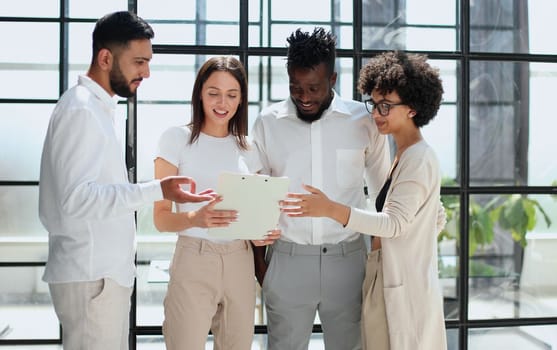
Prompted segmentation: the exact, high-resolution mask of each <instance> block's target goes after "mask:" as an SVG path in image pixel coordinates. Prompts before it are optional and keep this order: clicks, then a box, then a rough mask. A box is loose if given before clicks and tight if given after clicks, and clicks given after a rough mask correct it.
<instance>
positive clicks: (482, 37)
mask: <svg viewBox="0 0 557 350" xmlns="http://www.w3.org/2000/svg"><path fill="white" fill-rule="evenodd" d="M556 11H557V3H555V2H554V1H513V0H504V1H503V0H500V1H493V0H491V1H473V2H471V3H470V50H471V51H476V52H495V53H499V52H506V53H533V54H554V53H555V52H556V51H557V43H556V42H555V40H550V38H549V36H548V35H549V32H548V28H551V27H552V26H553V23H554V21H555V20H554V14H555V12H556Z"/></svg>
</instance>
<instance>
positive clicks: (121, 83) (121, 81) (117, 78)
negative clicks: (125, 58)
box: [110, 60, 135, 98]
mask: <svg viewBox="0 0 557 350" xmlns="http://www.w3.org/2000/svg"><path fill="white" fill-rule="evenodd" d="M110 88H111V89H112V91H114V93H115V94H116V95H118V96H121V97H125V98H128V97H132V96H134V95H135V93H134V92H132V91H131V90H130V86H129V84H128V82H127V81H126V78H125V77H124V75H123V74H122V70H120V66H119V65H118V63H117V62H116V60H115V61H114V64H113V66H112V70H111V71H110Z"/></svg>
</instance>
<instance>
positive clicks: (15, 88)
mask: <svg viewBox="0 0 557 350" xmlns="http://www.w3.org/2000/svg"><path fill="white" fill-rule="evenodd" d="M58 30H59V25H58V24H56V23H18V22H5V23H2V22H0V32H2V33H17V35H5V38H4V43H3V49H2V50H1V51H0V81H2V82H4V83H2V84H0V96H2V98H58V50H59V42H58V40H59V33H58ZM22 43H24V44H22Z"/></svg>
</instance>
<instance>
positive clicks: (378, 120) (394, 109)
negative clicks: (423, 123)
mask: <svg viewBox="0 0 557 350" xmlns="http://www.w3.org/2000/svg"><path fill="white" fill-rule="evenodd" d="M371 100H372V101H373V103H374V104H379V103H386V104H389V105H391V106H390V108H389V113H388V114H387V115H386V116H382V115H381V114H380V113H379V111H378V108H374V109H373V111H372V113H371V117H372V118H373V120H374V121H375V124H376V125H377V129H378V130H379V132H380V133H381V134H383V135H386V134H396V133H398V132H400V131H401V130H403V129H404V128H408V127H410V128H416V126H415V125H414V122H413V121H412V118H413V117H414V115H415V112H414V111H413V110H412V109H411V108H410V107H409V106H407V105H405V104H400V103H403V101H402V100H401V99H400V96H399V95H398V93H397V92H396V91H393V92H390V93H388V94H386V95H382V94H381V93H379V92H378V90H376V89H375V90H373V92H372V93H371Z"/></svg>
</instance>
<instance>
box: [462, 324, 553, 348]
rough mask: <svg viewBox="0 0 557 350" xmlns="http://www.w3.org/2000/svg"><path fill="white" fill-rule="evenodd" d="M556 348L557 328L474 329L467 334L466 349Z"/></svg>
mask: <svg viewBox="0 0 557 350" xmlns="http://www.w3.org/2000/svg"><path fill="white" fill-rule="evenodd" d="M556 346H557V327H556V326H554V325H551V326H520V327H504V328H474V329H470V330H469V332H468V349H470V350H484V349H528V350H538V349H539V350H545V349H554V348H555V347H556Z"/></svg>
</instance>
